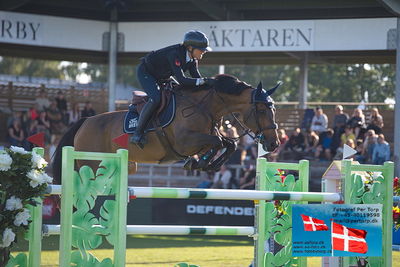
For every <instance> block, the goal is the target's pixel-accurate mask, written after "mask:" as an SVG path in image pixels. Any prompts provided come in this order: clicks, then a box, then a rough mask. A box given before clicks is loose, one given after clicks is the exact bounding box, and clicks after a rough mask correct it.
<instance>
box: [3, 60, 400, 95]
mask: <svg viewBox="0 0 400 267" xmlns="http://www.w3.org/2000/svg"><path fill="white" fill-rule="evenodd" d="M137 63H139V62H137ZM136 66H137V65H120V66H118V71H117V82H118V83H121V84H128V85H131V86H134V87H137V88H141V85H140V84H139V82H138V80H137V78H136ZM199 68H200V72H201V73H202V75H203V76H204V77H210V76H214V75H216V74H218V66H216V65H202V64H201V63H200V67H199ZM0 73H3V74H13V75H24V76H36V77H47V78H58V79H65V78H67V79H68V78H69V79H72V80H75V79H76V77H77V76H78V75H79V74H82V73H85V74H87V75H89V76H90V77H91V80H92V81H93V82H103V83H105V82H107V79H108V66H107V65H103V64H91V63H88V64H81V63H72V62H71V63H70V64H68V65H62V64H60V62H59V61H45V60H31V59H24V58H9V57H2V58H1V61H0ZM225 73H227V74H231V75H234V76H237V77H238V78H239V79H241V80H243V81H245V82H247V83H250V84H252V85H253V86H256V85H257V84H258V82H259V81H262V82H263V84H264V87H265V88H268V87H272V86H273V85H275V84H276V82H277V81H283V83H284V84H283V86H282V88H280V89H279V90H277V92H276V93H275V95H274V100H275V101H298V90H299V77H300V76H299V75H300V69H299V67H298V66H297V65H226V66H225ZM394 83H395V65H394V64H311V65H309V68H308V91H309V101H317V102H318V101H319V102H329V101H335V102H340V101H343V102H359V101H361V100H362V99H363V98H364V94H365V92H368V96H369V101H370V102H383V101H384V100H385V99H386V98H387V97H391V98H393V97H394V91H395V90H394Z"/></svg>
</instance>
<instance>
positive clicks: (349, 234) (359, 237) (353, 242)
mask: <svg viewBox="0 0 400 267" xmlns="http://www.w3.org/2000/svg"><path fill="white" fill-rule="evenodd" d="M366 236H367V231H364V230H360V229H354V228H349V227H346V226H344V225H341V224H338V223H334V222H332V248H333V249H335V250H342V251H348V252H356V253H363V254H365V253H367V251H368V244H367V241H366V240H365V237H366Z"/></svg>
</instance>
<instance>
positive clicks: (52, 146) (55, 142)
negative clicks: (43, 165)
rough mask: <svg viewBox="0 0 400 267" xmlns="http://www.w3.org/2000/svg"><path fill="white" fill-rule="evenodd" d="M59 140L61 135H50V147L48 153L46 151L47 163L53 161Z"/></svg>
mask: <svg viewBox="0 0 400 267" xmlns="http://www.w3.org/2000/svg"><path fill="white" fill-rule="evenodd" d="M60 140H61V135H56V134H52V135H51V142H50V147H49V151H48V162H52V161H53V157H54V153H55V152H56V149H57V146H58V143H59V142H60Z"/></svg>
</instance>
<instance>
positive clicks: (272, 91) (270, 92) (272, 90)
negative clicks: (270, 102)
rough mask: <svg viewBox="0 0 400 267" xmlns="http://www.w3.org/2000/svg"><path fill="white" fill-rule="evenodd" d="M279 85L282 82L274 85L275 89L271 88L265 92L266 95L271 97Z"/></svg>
mask: <svg viewBox="0 0 400 267" xmlns="http://www.w3.org/2000/svg"><path fill="white" fill-rule="evenodd" d="M281 84H282V82H281V81H279V82H278V83H277V84H276V85H275V87H272V88H271V89H269V90H268V91H267V94H268V95H272V94H273V93H274V92H275V90H276V89H278V87H279V86H280V85H281Z"/></svg>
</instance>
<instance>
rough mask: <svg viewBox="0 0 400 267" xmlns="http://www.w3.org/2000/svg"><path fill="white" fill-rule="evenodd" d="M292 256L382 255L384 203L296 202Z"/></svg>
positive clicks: (293, 219)
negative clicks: (307, 203)
mask: <svg viewBox="0 0 400 267" xmlns="http://www.w3.org/2000/svg"><path fill="white" fill-rule="evenodd" d="M292 224H293V229H292V242H293V256H294V257H296V256H300V257H301V256H303V257H320V256H325V257H326V256H332V257H346V256H382V205H381V204H368V205H343V204H320V205H297V204H296V205H293V217H292Z"/></svg>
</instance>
